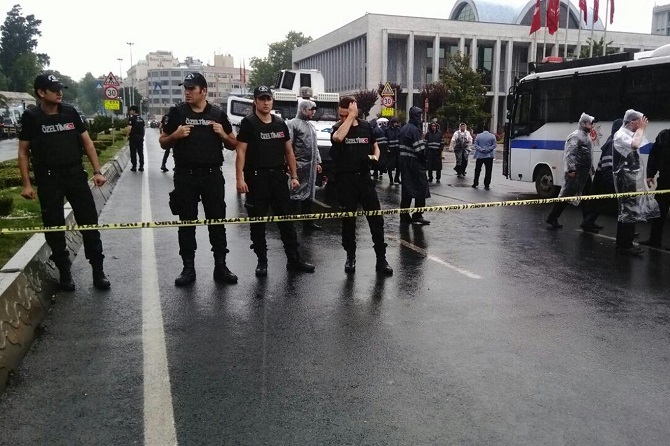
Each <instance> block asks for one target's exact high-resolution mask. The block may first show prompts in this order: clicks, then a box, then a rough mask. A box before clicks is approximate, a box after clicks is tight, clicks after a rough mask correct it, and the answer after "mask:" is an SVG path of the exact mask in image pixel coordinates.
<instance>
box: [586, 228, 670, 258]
mask: <svg viewBox="0 0 670 446" xmlns="http://www.w3.org/2000/svg"><path fill="white" fill-rule="evenodd" d="M575 231H576V232H582V233H584V231H582V230H581V229H575ZM585 234H591V235H593V236H595V237H600V238H606V239H607V240H614V241H616V237H610V236H609V235H603V234H594V233H593V232H588V233H585ZM638 246H642V245H639V244H638ZM645 248H647V249H649V250H652V251H658V252H662V253H664V254H670V251H668V250H667V249H663V248H654V247H653V246H645Z"/></svg>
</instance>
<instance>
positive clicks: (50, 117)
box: [18, 74, 110, 291]
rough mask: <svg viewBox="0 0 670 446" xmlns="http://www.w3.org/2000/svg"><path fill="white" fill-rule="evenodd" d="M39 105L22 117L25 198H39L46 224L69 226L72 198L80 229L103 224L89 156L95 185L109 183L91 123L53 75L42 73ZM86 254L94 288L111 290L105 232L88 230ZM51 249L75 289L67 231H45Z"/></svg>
mask: <svg viewBox="0 0 670 446" xmlns="http://www.w3.org/2000/svg"><path fill="white" fill-rule="evenodd" d="M33 87H34V90H35V96H37V98H38V99H39V106H37V107H34V108H31V109H28V110H26V111H25V112H24V113H23V116H22V118H21V124H22V126H21V132H20V133H19V156H18V158H19V170H20V171H21V178H22V180H23V190H22V191H21V195H22V196H23V197H25V198H27V199H30V200H34V199H35V197H36V196H37V197H38V198H39V201H40V208H41V210H42V222H43V223H44V225H45V226H62V225H64V224H65V216H64V213H63V200H64V199H67V201H68V202H69V203H70V206H72V210H73V211H74V215H75V219H76V221H77V223H78V224H80V225H94V224H97V223H98V211H97V209H96V208H95V202H94V201H93V195H92V194H91V189H90V187H89V185H88V175H87V174H86V171H85V170H84V166H83V165H82V162H81V157H82V154H83V153H85V154H86V156H87V157H88V159H89V161H90V162H91V166H93V182H94V183H95V185H96V186H97V187H100V186H102V185H103V184H105V181H106V180H105V177H104V176H103V175H102V173H101V172H100V162H99V161H98V155H97V153H96V151H95V146H94V145H93V141H92V140H91V137H90V136H89V134H88V130H87V127H86V124H85V123H84V122H83V121H82V119H81V116H79V113H77V111H76V110H75V109H74V107H72V106H70V105H66V104H63V88H67V87H65V86H64V85H63V84H61V83H60V81H59V80H58V78H56V76H54V75H53V74H40V75H39V76H37V77H36V78H35V83H34V85H33ZM30 161H32V167H33V172H34V174H35V183H36V184H37V186H38V187H37V194H36V193H35V190H34V189H33V187H32V184H31V183H30V175H29V164H30ZM81 234H82V238H83V240H84V255H85V256H86V258H87V259H88V261H89V262H90V264H91V266H92V267H93V285H94V286H95V287H96V288H98V289H108V288H109V287H110V283H109V280H108V279H107V277H106V276H105V272H104V271H103V259H104V258H105V256H104V255H103V252H102V242H101V241H100V232H99V231H82V233H81ZM44 237H45V239H46V241H47V244H48V245H49V247H50V248H51V251H52V254H51V260H53V261H54V263H55V264H56V267H58V270H59V272H60V286H61V289H63V290H64V291H74V289H75V284H74V281H73V280H72V273H71V270H70V268H71V265H72V262H71V260H70V255H69V252H68V249H67V245H66V242H65V233H63V232H45V233H44Z"/></svg>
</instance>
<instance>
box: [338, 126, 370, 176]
mask: <svg viewBox="0 0 670 446" xmlns="http://www.w3.org/2000/svg"><path fill="white" fill-rule="evenodd" d="M341 125H342V123H341V122H338V123H337V124H335V125H334V126H333V132H332V133H331V134H330V141H331V143H332V147H331V149H330V156H331V158H333V161H334V162H335V170H336V171H337V172H340V173H353V172H365V171H368V170H370V168H369V163H370V159H369V155H372V154H374V143H375V142H377V140H376V138H375V135H374V132H373V131H372V128H371V127H370V123H369V122H367V121H363V120H361V119H359V120H358V125H352V126H351V127H350V128H349V132H348V133H347V136H345V137H344V141H343V142H339V143H338V142H335V141H333V135H334V134H335V132H336V131H337V129H339V128H340V126H341Z"/></svg>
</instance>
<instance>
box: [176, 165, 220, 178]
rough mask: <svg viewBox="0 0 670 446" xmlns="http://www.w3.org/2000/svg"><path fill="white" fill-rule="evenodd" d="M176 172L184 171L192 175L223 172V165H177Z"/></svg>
mask: <svg viewBox="0 0 670 446" xmlns="http://www.w3.org/2000/svg"><path fill="white" fill-rule="evenodd" d="M175 172H177V173H184V174H187V175H192V176H200V175H209V174H211V173H215V172H221V166H210V167H175Z"/></svg>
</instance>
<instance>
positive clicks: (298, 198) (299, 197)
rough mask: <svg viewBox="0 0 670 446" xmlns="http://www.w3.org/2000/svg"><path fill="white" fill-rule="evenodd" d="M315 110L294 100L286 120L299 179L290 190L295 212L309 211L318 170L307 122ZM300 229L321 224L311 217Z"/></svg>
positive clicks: (317, 155)
mask: <svg viewBox="0 0 670 446" xmlns="http://www.w3.org/2000/svg"><path fill="white" fill-rule="evenodd" d="M315 112H316V104H315V103H314V102H312V101H310V100H307V99H301V100H300V102H298V113H297V114H296V116H295V118H294V119H291V120H290V121H289V122H288V128H289V131H290V132H291V141H292V142H293V153H294V155H295V162H296V165H297V167H298V181H300V186H299V187H298V188H297V189H295V190H292V191H291V204H292V205H293V209H294V212H296V213H299V214H310V213H312V200H313V199H314V187H315V182H316V174H317V173H321V154H320V153H319V147H318V145H317V139H316V129H315V128H314V126H313V125H312V124H310V123H309V121H310V120H311V119H312V118H314V113H315ZM303 229H305V230H319V229H321V226H319V225H317V224H316V223H314V222H313V221H311V220H305V221H304V222H303Z"/></svg>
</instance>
